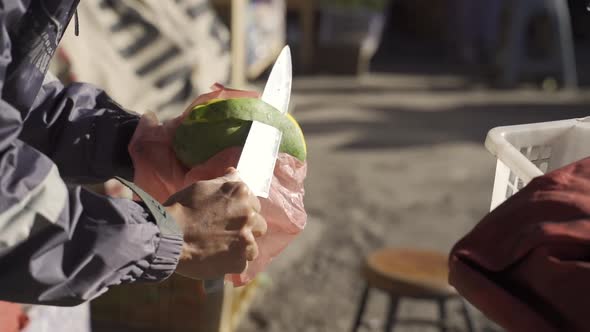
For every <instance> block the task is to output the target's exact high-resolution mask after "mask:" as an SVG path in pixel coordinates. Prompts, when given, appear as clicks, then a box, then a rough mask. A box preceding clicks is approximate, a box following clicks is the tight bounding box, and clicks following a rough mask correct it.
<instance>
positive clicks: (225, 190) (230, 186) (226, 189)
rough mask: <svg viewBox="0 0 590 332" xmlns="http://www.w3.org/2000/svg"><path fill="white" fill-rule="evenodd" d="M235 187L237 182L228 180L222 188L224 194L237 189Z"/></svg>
mask: <svg viewBox="0 0 590 332" xmlns="http://www.w3.org/2000/svg"><path fill="white" fill-rule="evenodd" d="M235 187H236V182H232V181H227V182H224V183H223V184H222V185H221V187H220V190H221V192H223V193H224V194H229V193H231V192H232V191H234V190H235Z"/></svg>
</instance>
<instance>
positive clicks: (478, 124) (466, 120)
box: [300, 104, 590, 150]
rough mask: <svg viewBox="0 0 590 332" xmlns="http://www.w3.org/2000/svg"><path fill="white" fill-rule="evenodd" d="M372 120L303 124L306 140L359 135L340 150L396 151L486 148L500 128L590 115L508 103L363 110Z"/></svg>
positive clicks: (585, 110)
mask: <svg viewBox="0 0 590 332" xmlns="http://www.w3.org/2000/svg"><path fill="white" fill-rule="evenodd" d="M362 111H367V112H369V111H370V112H374V113H377V114H376V116H373V117H371V119H364V120H360V121H359V120H347V119H343V120H338V119H337V118H335V119H331V120H330V121H321V120H310V121H301V122H300V124H301V127H302V128H303V131H304V132H305V134H306V136H307V137H311V136H314V135H329V134H337V133H338V132H354V133H355V138H354V139H352V140H349V141H348V142H343V143H341V144H339V145H338V146H337V150H367V149H387V148H391V149H396V148H407V147H415V146H427V145H433V144H441V143H453V142H466V141H467V142H475V143H483V141H484V140H485V137H486V135H487V132H488V131H489V130H490V129H492V128H494V127H498V126H504V125H514V124H525V123H535V122H544V121H554V120H562V119H570V118H578V117H584V116H589V115H590V105H585V104H583V105H582V104H580V105H571V104H569V105H538V104H534V105H533V104H506V105H498V104H495V105H490V106H482V105H476V106H461V107H457V108H450V109H442V110H437V111H434V112H424V111H421V110H415V109H410V108H390V109H389V108H377V109H371V110H359V112H362Z"/></svg>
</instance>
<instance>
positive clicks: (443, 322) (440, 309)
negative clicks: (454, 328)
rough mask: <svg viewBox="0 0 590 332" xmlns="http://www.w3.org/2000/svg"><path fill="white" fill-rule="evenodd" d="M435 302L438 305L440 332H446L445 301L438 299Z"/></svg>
mask: <svg viewBox="0 0 590 332" xmlns="http://www.w3.org/2000/svg"><path fill="white" fill-rule="evenodd" d="M436 302H437V304H438V318H439V324H440V332H447V307H446V306H445V305H446V302H447V301H446V299H438V300H437V301H436Z"/></svg>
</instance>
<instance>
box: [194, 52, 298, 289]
mask: <svg viewBox="0 0 590 332" xmlns="http://www.w3.org/2000/svg"><path fill="white" fill-rule="evenodd" d="M291 83H292V64H291V50H290V49H289V46H285V47H284V48H283V50H282V51H281V53H280V54H279V57H278V58H277V60H276V62H275V64H274V65H273V67H272V70H271V72H270V76H269V77H268V81H267V82H266V86H265V87H264V91H263V92H262V97H261V98H260V99H261V100H262V101H264V102H266V103H268V104H270V105H271V106H273V107H274V108H276V109H277V111H278V112H281V113H283V114H285V113H287V111H288V109H289V101H290V99H291ZM282 136H283V133H282V132H281V131H280V130H278V129H277V128H275V127H273V126H270V125H267V124H265V123H262V122H258V121H253V122H252V126H251V127H250V131H249V133H248V137H247V138H246V143H245V144H244V148H243V149H242V154H241V156H240V160H239V161H238V167H237V170H238V174H239V176H240V178H241V179H242V181H244V183H246V185H248V187H249V188H250V190H251V191H252V192H253V193H254V194H255V195H256V196H258V197H262V198H268V194H269V191H270V185H271V182H272V177H273V173H274V168H275V164H276V161H277V156H278V154H279V147H280V145H281V139H282ZM223 285H224V282H223V279H218V280H206V281H205V283H204V286H205V291H206V292H208V293H211V292H215V291H219V290H221V289H223Z"/></svg>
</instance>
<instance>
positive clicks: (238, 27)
mask: <svg viewBox="0 0 590 332" xmlns="http://www.w3.org/2000/svg"><path fill="white" fill-rule="evenodd" d="M247 1H248V0H231V59H232V61H231V62H232V68H231V73H232V75H231V84H232V87H234V88H243V87H244V86H245V85H246V65H247V64H246V8H247Z"/></svg>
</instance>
